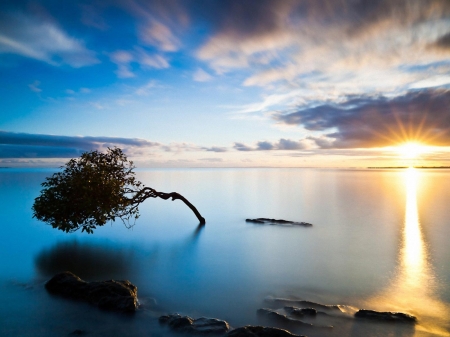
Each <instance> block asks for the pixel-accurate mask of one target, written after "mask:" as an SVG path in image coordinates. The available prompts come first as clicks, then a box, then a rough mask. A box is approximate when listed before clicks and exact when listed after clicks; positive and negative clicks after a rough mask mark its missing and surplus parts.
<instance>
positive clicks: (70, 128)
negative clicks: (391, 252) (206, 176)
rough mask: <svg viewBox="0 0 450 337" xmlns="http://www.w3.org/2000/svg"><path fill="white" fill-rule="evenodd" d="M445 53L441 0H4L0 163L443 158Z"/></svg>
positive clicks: (447, 95) (446, 14)
mask: <svg viewBox="0 0 450 337" xmlns="http://www.w3.org/2000/svg"><path fill="white" fill-rule="evenodd" d="M449 56H450V2H449V1H446V0H438V1H432V0H430V1H420V0H417V1H413V0H410V1H406V0H394V1H392V0H390V1H388V0H365V1H363V0H359V1H353V0H340V1H334V0H329V1H328V0H311V1H306V0H304V1H288V0H285V1H275V0H274V1H266V0H254V1H252V0H248V1H239V0H236V1H232V0H230V1H213V0H208V1H207V0H205V1H190V0H179V1H177V0H160V1H156V0H155V1H148V0H147V1H140V0H129V1H125V0H105V1H71V2H55V1H5V0H4V1H2V2H1V4H0V98H1V102H2V104H1V108H0V109H1V110H0V111H1V113H0V166H57V165H61V164H62V163H64V162H65V161H67V159H68V158H71V157H76V156H78V155H80V154H81V153H82V152H84V151H89V150H94V149H99V150H102V149H105V148H106V147H108V146H119V147H121V148H123V149H124V150H125V151H126V153H127V154H128V156H129V157H131V158H132V159H133V160H134V161H135V162H136V165H137V166H138V167H241V166H242V167H246V166H286V167H297V166H314V167H317V166H327V167H328V166H332V167H334V166H339V167H354V166H381V165H398V164H402V158H399V155H398V153H397V152H396V151H395V150H394V149H393V148H392V147H393V146H396V145H398V144H401V143H404V142H406V141H411V140H412V141H418V142H422V143H425V144H427V145H430V146H432V147H430V148H429V151H428V152H427V153H424V154H422V157H421V158H420V161H421V163H427V164H431V165H448V160H449V159H450V157H449V145H450V132H449V127H450V104H449V103H450V57H449ZM417 160H419V159H417Z"/></svg>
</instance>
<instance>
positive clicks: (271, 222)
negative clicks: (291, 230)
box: [245, 218, 312, 227]
mask: <svg viewBox="0 0 450 337" xmlns="http://www.w3.org/2000/svg"><path fill="white" fill-rule="evenodd" d="M245 221H246V222H251V223H255V224H269V225H282V226H303V227H311V226H312V224H310V223H308V222H295V221H289V220H283V219H269V218H257V219H245Z"/></svg>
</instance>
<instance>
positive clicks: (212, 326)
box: [159, 314, 230, 335]
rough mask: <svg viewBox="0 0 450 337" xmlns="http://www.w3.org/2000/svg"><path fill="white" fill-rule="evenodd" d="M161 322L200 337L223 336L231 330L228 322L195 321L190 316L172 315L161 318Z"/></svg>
mask: <svg viewBox="0 0 450 337" xmlns="http://www.w3.org/2000/svg"><path fill="white" fill-rule="evenodd" d="M159 322H160V323H162V324H167V325H168V326H169V327H170V328H172V329H173V330H176V331H179V332H184V333H191V334H199V335H223V334H225V333H226V332H227V331H228V330H230V326H229V324H228V323H227V322H225V321H222V320H220V319H216V318H206V317H201V318H198V319H193V318H191V317H189V316H181V315H180V314H171V315H164V316H161V317H160V318H159Z"/></svg>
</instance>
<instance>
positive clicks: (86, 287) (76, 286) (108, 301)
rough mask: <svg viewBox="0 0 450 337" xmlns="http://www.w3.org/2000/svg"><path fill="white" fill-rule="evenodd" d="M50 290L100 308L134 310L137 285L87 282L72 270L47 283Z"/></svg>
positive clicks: (121, 282)
mask: <svg viewBox="0 0 450 337" xmlns="http://www.w3.org/2000/svg"><path fill="white" fill-rule="evenodd" d="M45 288H46V289H47V291H48V292H50V293H52V294H55V295H60V296H63V297H67V298H72V299H76V300H82V301H86V302H89V303H91V304H94V305H97V306H98V307H99V308H100V309H104V310H114V311H121V312H134V311H136V308H137V287H136V286H134V285H133V284H131V282H130V281H114V280H109V281H101V282H86V281H83V280H82V279H80V278H79V277H78V276H76V275H74V274H72V273H71V272H68V271H66V272H63V273H60V274H56V275H55V276H53V278H52V279H50V280H49V281H48V282H47V283H46V284H45Z"/></svg>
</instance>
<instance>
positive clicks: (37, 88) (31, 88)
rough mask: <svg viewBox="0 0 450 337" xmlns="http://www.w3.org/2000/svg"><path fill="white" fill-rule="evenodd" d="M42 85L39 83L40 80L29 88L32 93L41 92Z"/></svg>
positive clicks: (29, 85)
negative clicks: (40, 86)
mask: <svg viewBox="0 0 450 337" xmlns="http://www.w3.org/2000/svg"><path fill="white" fill-rule="evenodd" d="M40 84H41V82H40V81H38V80H36V81H34V82H33V83H31V84H28V88H30V90H31V91H34V92H41V91H42V89H41V88H39V85H40Z"/></svg>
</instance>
